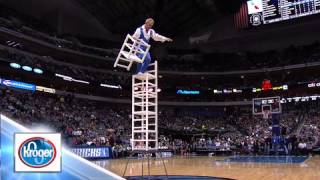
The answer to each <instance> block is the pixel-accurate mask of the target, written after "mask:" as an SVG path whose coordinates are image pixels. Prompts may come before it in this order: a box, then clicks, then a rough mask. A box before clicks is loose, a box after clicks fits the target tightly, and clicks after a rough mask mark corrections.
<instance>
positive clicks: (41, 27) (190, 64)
mask: <svg viewBox="0 0 320 180" xmlns="http://www.w3.org/2000/svg"><path fill="white" fill-rule="evenodd" d="M0 8H1V7H0ZM49 27H50V26H48V25H47V24H44V23H43V22H41V21H38V20H35V19H34V18H30V17H28V16H25V15H21V14H19V13H18V12H16V11H14V10H10V9H8V8H3V7H2V8H1V13H0V28H5V29H9V30H12V31H15V32H18V33H21V34H24V35H27V36H30V37H33V38H35V39H38V40H41V41H44V42H46V43H49V44H52V45H55V46H57V47H59V48H65V49H72V50H75V51H78V52H82V53H87V54H91V55H95V56H100V57H107V58H110V59H115V58H116V56H117V54H118V51H119V48H120V46H121V45H120V44H121V42H119V46H118V47H113V48H109V47H106V49H103V48H97V47H94V46H88V45H84V44H82V43H81V41H80V40H78V39H77V38H75V37H73V36H71V35H70V36H68V37H61V38H60V37H58V35H57V33H56V32H55V31H56V30H54V29H52V28H49ZM319 50H320V44H319V42H315V43H313V44H311V45H304V46H290V47H288V48H286V49H284V50H279V51H276V50H270V51H266V52H259V53H254V52H241V53H209V54H202V53H200V52H193V53H189V54H188V53H187V54H186V53H180V54H179V53H176V50H175V53H172V54H169V55H168V56H166V57H164V58H163V59H161V62H162V63H160V69H161V70H166V71H188V72H190V71H193V72H197V71H199V72H201V71H207V72H224V71H232V70H248V69H263V68H269V67H281V66H286V65H291V64H300V63H308V62H315V61H319V57H320V53H319ZM155 56H157V55H155ZM225 62H228V63H225Z"/></svg>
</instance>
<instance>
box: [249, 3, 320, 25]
mask: <svg viewBox="0 0 320 180" xmlns="http://www.w3.org/2000/svg"><path fill="white" fill-rule="evenodd" d="M247 11H248V15H249V23H250V24H251V25H252V26H259V25H261V24H270V23H274V22H280V21H284V20H289V19H293V18H299V17H303V16H308V15H312V14H317V13H320V0H249V1H247Z"/></svg>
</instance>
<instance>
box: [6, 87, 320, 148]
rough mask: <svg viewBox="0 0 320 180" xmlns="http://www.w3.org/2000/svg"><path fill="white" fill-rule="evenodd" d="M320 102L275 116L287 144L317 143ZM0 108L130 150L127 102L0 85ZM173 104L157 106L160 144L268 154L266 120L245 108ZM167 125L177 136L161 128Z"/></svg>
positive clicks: (70, 136)
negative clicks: (235, 110)
mask: <svg viewBox="0 0 320 180" xmlns="http://www.w3.org/2000/svg"><path fill="white" fill-rule="evenodd" d="M319 105H320V104H319V102H314V103H313V104H312V106H311V105H310V106H309V105H306V104H305V105H304V106H306V108H305V109H308V112H306V111H302V110H301V109H295V108H297V106H295V105H292V106H291V108H289V109H288V110H285V111H284V112H283V114H282V116H281V120H280V123H281V127H282V132H281V133H282V135H283V137H284V138H286V139H290V138H293V137H294V138H297V139H296V141H295V143H294V144H293V143H291V145H290V146H291V147H290V148H291V149H297V148H302V149H309V150H310V149H312V148H313V147H315V146H318V145H319V135H320V133H319V128H320V123H319V113H318V112H319V107H320V106H319ZM0 107H1V113H3V114H5V115H8V116H10V117H12V118H14V119H15V120H17V121H18V122H20V123H22V124H24V125H26V126H29V127H36V126H39V125H45V126H47V127H48V126H49V128H51V129H54V130H57V131H59V132H61V133H62V134H63V139H64V142H65V143H66V144H68V145H69V146H99V145H108V146H112V147H113V149H115V150H117V152H122V153H123V152H125V151H127V150H128V149H130V133H131V119H130V112H131V111H130V106H129V105H116V104H108V103H102V102H96V101H92V100H86V99H78V98H75V97H73V96H72V95H64V96H61V95H52V94H44V93H29V92H24V91H16V90H14V91H13V90H9V89H1V91H0ZM311 107H312V108H311ZM173 109H175V108H171V107H163V108H160V110H159V128H160V130H161V135H162V136H161V138H160V139H161V141H160V146H161V147H162V148H170V149H172V150H174V151H175V152H176V153H181V154H186V153H189V152H191V151H195V150H197V149H198V150H199V149H215V150H225V151H230V150H237V151H238V152H240V153H267V152H268V151H269V150H270V146H271V122H270V120H265V119H262V118H261V117H254V116H252V115H249V114H247V113H242V114H238V115H237V116H236V115H235V114H237V113H232V114H226V113H223V112H220V113H218V114H211V115H210V113H204V112H210V111H211V110H213V109H212V108H207V109H206V110H204V111H203V112H201V110H200V111H199V108H195V112H196V111H198V113H192V111H191V112H190V111H189V112H188V111H185V110H186V109H183V108H182V109H181V110H173ZM249 109H250V107H248V110H249ZM216 110H217V109H216ZM184 111H185V112H184ZM219 114H220V115H219ZM283 129H285V130H283ZM168 130H169V131H170V132H173V131H174V132H175V134H176V135H174V136H173V135H172V134H171V133H166V132H168ZM185 135H188V136H187V137H188V138H186V136H185ZM288 141H289V140H288Z"/></svg>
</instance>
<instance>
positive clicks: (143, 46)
mask: <svg viewBox="0 0 320 180" xmlns="http://www.w3.org/2000/svg"><path fill="white" fill-rule="evenodd" d="M149 49H150V45H149V44H148V43H146V42H144V41H142V40H140V39H135V38H134V37H132V36H131V35H130V34H128V35H127V37H126V39H125V40H124V42H123V44H122V47H121V49H120V52H119V54H118V56H117V59H116V61H115V63H114V67H121V68H125V69H127V71H129V70H130V69H131V67H132V64H133V63H134V62H136V63H143V62H144V60H145V58H146V56H147V54H148V52H149Z"/></svg>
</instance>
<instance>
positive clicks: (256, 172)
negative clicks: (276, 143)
mask: <svg viewBox="0 0 320 180" xmlns="http://www.w3.org/2000/svg"><path fill="white" fill-rule="evenodd" d="M127 162H128V161H127V159H112V160H104V161H94V163H96V164H98V165H100V166H102V167H104V168H106V169H108V170H111V171H112V172H114V173H116V174H118V175H120V176H122V175H123V173H124V170H125V166H126V163H127ZM164 162H165V164H166V168H167V172H168V175H170V176H172V175H173V176H172V178H170V176H169V179H200V177H199V178H197V177H188V176H206V177H208V179H214V178H211V177H215V179H224V178H225V179H241V180H250V179H252V180H263V179H268V180H270V179H281V180H282V179H287V180H307V179H308V180H309V179H312V180H319V179H320V156H313V157H297V158H296V157H293V158H291V157H285V156H283V157H272V156H263V157H261V156H260V157H248V156H241V157H239V158H238V157H236V158H234V157H196V156H195V157H181V156H176V157H172V158H164ZM143 167H144V168H143V173H144V176H147V175H148V169H147V167H148V166H147V161H146V160H144V162H143ZM141 174H142V160H130V161H129V164H128V168H127V170H126V174H125V176H128V177H129V176H139V177H141ZM150 174H151V175H163V177H166V176H165V170H164V166H163V164H162V161H161V159H152V160H151V163H150ZM174 177H176V178H174ZM177 177H179V178H177ZM209 177H210V178H209ZM145 178H147V177H145ZM137 179H141V178H137Z"/></svg>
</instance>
